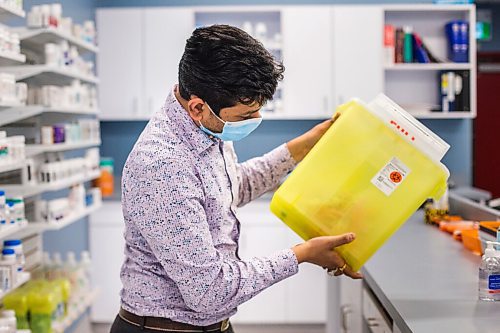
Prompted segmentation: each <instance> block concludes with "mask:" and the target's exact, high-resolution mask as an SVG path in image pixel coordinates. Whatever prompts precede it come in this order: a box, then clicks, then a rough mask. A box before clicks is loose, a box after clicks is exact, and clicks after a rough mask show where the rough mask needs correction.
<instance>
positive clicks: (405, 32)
mask: <svg viewBox="0 0 500 333" xmlns="http://www.w3.org/2000/svg"><path fill="white" fill-rule="evenodd" d="M384 50H385V61H386V63H388V64H393V63H396V64H400V63H438V62H441V61H440V60H439V59H437V58H436V57H435V56H434V54H432V52H431V51H430V50H429V48H428V47H427V46H426V45H425V43H424V42H423V40H422V37H421V36H420V35H419V34H418V33H416V32H414V31H413V28H412V27H410V26H405V27H404V28H402V27H394V26H393V25H391V24H386V25H385V27H384ZM390 52H393V53H392V54H390Z"/></svg>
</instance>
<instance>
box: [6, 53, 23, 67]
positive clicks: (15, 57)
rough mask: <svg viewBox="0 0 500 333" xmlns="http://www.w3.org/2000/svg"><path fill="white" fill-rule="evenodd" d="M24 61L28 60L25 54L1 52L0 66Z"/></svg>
mask: <svg viewBox="0 0 500 333" xmlns="http://www.w3.org/2000/svg"><path fill="white" fill-rule="evenodd" d="M24 62H26V56H25V55H24V54H12V53H8V52H0V66H10V65H15V64H22V63H24Z"/></svg>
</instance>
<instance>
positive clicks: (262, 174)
mask: <svg viewBox="0 0 500 333" xmlns="http://www.w3.org/2000/svg"><path fill="white" fill-rule="evenodd" d="M296 165H297V163H296V162H295V160H294V159H293V157H292V155H291V154H290V151H289V150H288V147H287V146H286V144H283V145H281V146H279V147H278V148H276V149H274V150H272V151H271V152H269V153H267V154H265V155H264V156H261V157H256V158H252V159H250V160H248V161H246V162H243V163H238V164H237V165H236V170H237V173H238V180H239V189H238V190H239V193H238V199H239V201H238V206H239V207H241V206H243V205H245V204H247V203H248V202H250V201H252V200H254V199H256V198H258V197H260V196H261V195H262V194H264V193H266V192H268V191H270V190H272V189H273V188H275V187H276V186H278V185H279V183H280V181H281V180H282V179H283V177H284V176H286V175H287V174H288V173H289V172H290V171H292V170H293V168H294V167H295V166H296Z"/></svg>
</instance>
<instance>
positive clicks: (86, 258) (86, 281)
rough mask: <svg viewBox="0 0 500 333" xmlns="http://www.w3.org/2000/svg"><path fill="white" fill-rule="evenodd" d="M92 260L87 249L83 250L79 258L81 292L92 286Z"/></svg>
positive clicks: (88, 289)
mask: <svg viewBox="0 0 500 333" xmlns="http://www.w3.org/2000/svg"><path fill="white" fill-rule="evenodd" d="M91 265H92V261H91V259H90V253H89V252H88V251H83V252H82V254H81V260H80V270H81V274H82V275H81V276H82V283H81V286H82V292H88V291H90V289H91V288H92V277H91V275H92V270H91Z"/></svg>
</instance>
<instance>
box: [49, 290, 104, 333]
mask: <svg viewBox="0 0 500 333" xmlns="http://www.w3.org/2000/svg"><path fill="white" fill-rule="evenodd" d="M98 294H99V290H98V289H94V290H92V291H90V292H89V293H87V294H86V297H85V299H84V300H83V301H82V302H80V304H78V306H77V307H76V308H72V307H70V309H69V310H68V315H67V316H66V317H65V318H64V319H63V320H62V321H60V322H55V323H54V324H53V326H52V329H53V331H54V333H64V331H65V330H67V329H68V328H69V327H70V326H71V325H73V323H74V322H76V321H77V320H78V319H79V318H80V317H81V316H82V315H83V314H84V313H85V312H86V311H87V309H88V308H89V307H90V306H91V305H92V303H93V302H94V300H95V299H96V297H97V295H98Z"/></svg>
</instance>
